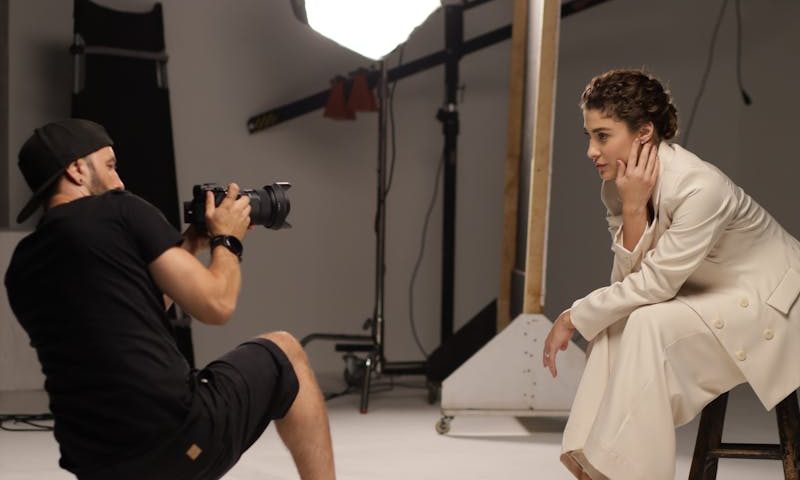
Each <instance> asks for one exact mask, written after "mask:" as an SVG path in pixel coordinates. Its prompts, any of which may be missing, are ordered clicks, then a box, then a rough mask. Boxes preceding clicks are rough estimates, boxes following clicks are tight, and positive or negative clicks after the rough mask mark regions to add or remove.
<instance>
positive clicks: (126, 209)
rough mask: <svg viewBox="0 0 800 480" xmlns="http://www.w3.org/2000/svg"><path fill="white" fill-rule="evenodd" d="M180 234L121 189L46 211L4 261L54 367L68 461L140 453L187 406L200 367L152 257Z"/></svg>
mask: <svg viewBox="0 0 800 480" xmlns="http://www.w3.org/2000/svg"><path fill="white" fill-rule="evenodd" d="M180 241H181V235H180V234H179V232H177V231H176V230H175V229H174V228H173V227H172V226H171V225H170V224H169V223H168V222H167V221H166V219H165V218H164V216H163V215H162V214H161V213H160V212H159V211H158V210H157V209H156V208H155V207H153V206H152V205H150V204H149V203H147V202H145V201H144V200H142V199H140V198H139V197H136V196H135V195H132V194H130V193H128V192H124V191H119V190H115V191H110V192H108V193H105V194H103V195H98V196H90V197H85V198H81V199H79V200H75V201H72V202H69V203H66V204H63V205H60V206H57V207H55V208H53V209H50V210H49V211H47V212H46V213H45V215H44V217H43V218H42V220H41V222H40V224H39V225H38V227H37V228H36V230H35V231H34V232H33V233H32V234H30V235H29V236H27V237H25V238H24V239H23V240H22V241H21V242H20V243H19V245H18V246H17V248H16V250H15V251H14V255H13V257H12V259H11V263H10V265H9V268H8V271H7V272H6V279H5V282H6V288H7V290H8V298H9V302H10V304H11V308H12V310H13V311H14V314H15V315H16V317H17V319H18V320H19V322H20V323H21V324H22V326H23V327H24V328H25V330H26V331H27V332H28V335H29V336H30V339H31V345H33V347H34V348H35V349H36V351H37V353H38V356H39V360H40V362H41V364H42V370H43V372H44V374H45V376H46V382H45V389H46V390H47V392H48V393H49V396H50V408H51V411H52V412H53V414H54V416H55V420H56V421H55V436H56V439H57V440H58V442H59V444H60V447H61V461H60V464H61V466H62V467H64V468H66V469H67V470H70V471H72V472H74V473H76V474H80V473H85V472H88V471H91V470H93V469H95V468H98V467H102V466H103V465H107V464H113V463H116V462H118V461H121V460H123V459H125V458H128V457H132V456H135V455H137V454H139V453H141V452H143V451H146V450H148V449H149V448H152V447H153V446H154V445H156V444H158V443H159V441H161V440H162V439H163V438H164V437H165V436H166V435H167V434H168V433H169V432H171V431H174V430H175V429H177V428H178V427H179V426H180V425H181V423H182V421H183V419H184V418H185V417H186V415H187V412H188V408H189V406H190V402H191V397H192V387H191V384H190V383H191V381H192V380H191V378H192V375H191V372H190V368H189V366H188V364H187V363H186V361H185V359H184V358H183V356H182V355H181V353H180V352H179V350H178V348H177V346H176V345H175V342H174V340H173V339H172V336H171V335H170V331H169V324H168V323H167V318H166V314H165V311H164V300H163V296H162V292H161V291H160V290H159V288H158V287H157V286H156V284H155V282H154V281H153V279H152V277H151V276H150V273H149V270H148V264H149V263H150V262H152V261H153V260H155V259H156V258H158V256H159V255H161V254H162V253H163V252H164V251H166V250H167V249H169V248H170V247H173V246H175V245H176V244H179V243H180Z"/></svg>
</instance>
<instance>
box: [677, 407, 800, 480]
mask: <svg viewBox="0 0 800 480" xmlns="http://www.w3.org/2000/svg"><path fill="white" fill-rule="evenodd" d="M727 406H728V394H727V392H726V393H723V394H722V395H720V396H719V397H718V398H717V399H716V400H714V401H713V402H711V403H709V404H708V405H706V407H705V408H704V409H703V413H702V415H701V416H700V427H699V428H698V430H697V443H696V445H695V447H694V457H693V458H692V468H691V470H689V480H714V479H715V478H717V462H718V461H719V459H720V458H752V459H760V460H781V461H783V472H784V476H785V478H786V479H787V480H790V479H791V480H800V473H798V469H797V468H798V433H799V432H800V410H798V405H797V392H792V393H791V395H789V396H788V397H786V398H784V399H783V400H782V401H781V403H779V404H778V405H777V406H776V407H775V415H776V416H777V418H778V434H779V435H780V439H781V443H780V445H774V444H761V443H722V426H723V424H724V423H725V408H726V407H727Z"/></svg>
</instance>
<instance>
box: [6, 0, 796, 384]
mask: <svg viewBox="0 0 800 480" xmlns="http://www.w3.org/2000/svg"><path fill="white" fill-rule="evenodd" d="M101 3H103V4H105V5H109V6H114V7H117V8H124V9H131V10H144V9H147V8H149V6H150V5H151V4H152V2H151V1H149V0H148V1H145V0H113V1H112V0H103V1H102V2H101ZM743 3H744V29H745V31H744V33H745V40H744V57H743V65H744V79H745V82H746V84H747V88H748V90H749V91H750V93H751V95H752V97H753V99H754V105H753V106H752V107H748V108H745V107H743V106H742V105H741V104H740V102H739V96H738V92H737V90H736V88H735V77H734V70H733V65H734V63H733V52H734V46H735V45H734V43H733V33H734V32H733V29H732V25H733V23H732V20H733V18H732V17H730V16H729V18H728V19H727V20H726V24H725V25H724V27H723V29H722V31H721V34H720V41H719V42H718V45H717V49H718V54H717V58H716V63H715V66H714V70H713V71H712V75H711V78H710V80H709V85H708V88H707V92H706V96H705V98H704V100H703V104H702V108H701V111H700V116H699V117H698V119H697V121H696V123H695V127H694V132H693V133H692V139H693V140H692V143H693V148H694V149H695V150H696V151H697V152H698V153H699V154H700V155H701V156H703V157H704V158H706V159H707V160H709V161H712V162H714V163H716V164H718V165H720V166H721V167H722V168H723V169H725V170H726V171H728V172H729V173H730V174H731V176H732V177H733V178H734V180H736V181H739V182H740V183H741V184H743V185H744V187H745V188H746V189H747V190H748V191H750V192H751V193H752V194H753V195H754V196H755V197H756V198H757V199H759V200H760V201H762V202H763V203H764V204H765V205H766V206H767V207H768V208H770V209H771V211H773V212H774V213H775V215H776V217H778V218H779V220H781V221H782V222H783V223H784V224H785V225H786V226H787V227H788V228H789V229H790V230H791V231H792V232H793V233H795V234H800V219H797V218H795V215H794V212H793V202H791V200H793V198H792V196H791V193H789V192H793V191H794V188H792V184H790V183H789V182H792V181H793V177H792V173H794V172H797V171H798V169H797V167H796V166H795V162H793V160H794V159H795V158H796V153H795V150H794V149H793V148H790V144H789V143H788V142H787V141H786V139H790V138H792V136H790V135H789V133H790V131H789V129H790V128H793V127H794V124H793V123H792V122H791V120H793V118H794V114H795V112H796V111H797V106H798V104H797V97H796V96H791V94H792V93H793V92H795V91H796V88H792V87H794V85H792V84H790V83H789V82H791V79H793V78H798V73H800V72H798V69H800V66H799V65H798V54H797V46H798V45H800V42H798V32H797V30H796V28H794V24H795V23H796V19H797V18H800V6H798V3H797V2H796V1H794V0H765V1H760V2H743ZM719 4H720V2H718V1H713V2H712V1H706V2H696V1H692V0H675V1H672V2H657V1H655V0H647V1H644V0H614V1H612V2H609V3H608V4H606V5H603V6H600V7H597V8H595V9H592V10H591V11H589V12H584V13H581V14H579V15H576V16H574V17H571V18H569V19H566V20H565V21H564V23H563V24H562V25H561V43H560V62H559V76H558V79H559V83H558V93H557V99H556V107H557V108H556V132H555V151H554V163H553V186H552V213H551V218H550V239H549V245H548V249H549V258H548V278H547V292H548V297H547V312H548V313H549V314H550V315H553V314H557V313H558V311H560V310H561V309H562V308H564V307H565V306H567V305H569V303H571V301H572V300H573V299H574V298H576V297H577V296H580V295H583V294H585V293H587V292H588V291H589V290H591V289H592V288H595V287H597V286H601V285H602V284H603V283H604V282H606V281H607V278H608V268H609V263H610V252H609V251H608V247H609V245H608V237H607V233H606V228H605V224H604V219H603V209H602V205H601V203H600V200H599V198H598V194H599V180H598V178H597V177H596V174H595V172H594V170H593V169H592V168H590V165H589V162H588V160H587V159H586V157H585V154H584V151H585V146H586V145H585V139H584V137H583V134H582V133H581V132H582V130H581V116H580V112H579V110H578V108H577V106H576V105H577V101H578V95H579V93H580V91H581V89H582V87H583V85H584V84H585V83H586V82H587V81H588V80H589V78H591V76H592V75H594V74H596V73H598V72H600V71H603V70H605V69H608V68H611V67H616V66H641V65H646V66H648V67H650V68H652V69H653V70H654V71H655V72H656V73H657V74H659V75H660V76H661V77H662V78H663V79H664V80H666V81H667V82H668V83H669V84H670V86H671V88H672V90H673V92H674V93H675V96H676V98H677V102H678V107H679V110H680V112H681V113H682V114H685V112H686V111H687V110H688V109H689V106H690V102H691V101H692V99H693V96H694V94H695V92H696V90H697V86H698V81H699V78H700V74H701V72H702V68H703V66H704V62H705V51H706V47H707V45H708V41H709V39H710V33H711V28H712V27H713V21H714V19H715V14H716V11H717V8H718V6H719ZM71 5H72V2H70V1H68V0H10V10H9V12H10V17H9V18H10V34H9V35H10V36H9V46H10V47H9V48H10V50H9V59H10V72H9V112H8V114H9V119H10V124H9V145H8V152H9V156H10V158H11V159H12V160H13V159H15V157H16V152H17V150H18V148H19V146H20V145H21V143H22V142H23V141H24V139H25V138H26V137H27V135H28V134H29V133H30V131H31V130H32V129H33V128H34V127H36V126H37V125H39V124H42V123H44V122H46V121H48V120H51V119H53V118H58V117H63V116H66V115H68V113H69V94H70V85H71V63H70V57H69V55H68V53H67V50H66V49H67V47H68V45H69V44H70V41H71V38H70V37H71V30H72V18H71V11H72V6H71ZM511 6H512V1H511V0H496V1H495V2H491V3H489V4H486V5H484V6H481V7H479V8H477V9H475V10H474V11H470V12H469V13H468V15H467V22H466V31H467V37H470V36H472V35H474V34H477V33H481V32H483V31H486V30H489V29H492V28H495V27H498V26H501V25H505V24H507V23H509V22H510V19H511ZM732 12H733V10H732V8H731V9H730V11H729V12H728V14H729V15H730V14H731V13H732ZM164 15H165V23H166V36H167V49H168V53H169V54H170V62H169V65H168V70H169V79H170V87H171V107H172V122H173V128H174V140H175V153H176V162H177V171H178V183H179V185H178V186H179V191H180V195H181V197H184V198H185V197H187V196H188V195H189V194H190V190H191V186H192V185H193V184H195V183H198V182H204V181H218V182H225V181H229V180H237V181H239V182H240V183H242V184H245V185H247V186H260V185H262V184H264V183H267V182H270V181H272V180H276V179H282V180H289V181H292V182H293V183H294V185H295V187H294V188H293V189H292V191H291V196H292V197H291V198H292V202H293V203H292V214H291V221H292V223H293V224H294V226H295V228H294V229H292V230H290V231H282V232H273V231H266V230H257V231H254V232H252V233H251V234H250V235H249V236H248V238H247V239H246V242H245V248H246V251H245V259H246V260H245V263H244V264H243V268H244V288H243V291H242V295H241V300H240V306H239V309H238V311H237V314H236V316H235V318H234V319H233V320H232V321H231V323H230V324H229V325H227V326H225V327H221V328H220V327H213V328H212V327H205V326H202V325H197V326H195V328H194V340H195V346H196V351H197V357H198V361H199V362H200V363H204V362H207V361H209V360H210V359H212V358H214V357H216V356H218V355H219V354H221V353H222V352H224V351H226V350H227V349H229V348H231V347H233V346H234V345H236V344H237V342H240V341H241V340H243V339H245V338H247V337H249V336H251V335H255V334H257V333H261V332H264V331H269V330H275V329H286V330H289V331H291V332H292V333H294V334H295V335H297V336H303V335H305V334H308V333H310V332H313V331H333V332H336V331H342V332H353V333H356V332H358V330H359V328H360V325H361V323H362V322H363V320H364V319H365V318H366V317H368V316H369V315H370V314H371V312H372V303H373V302H372V297H373V276H374V237H373V233H372V226H373V215H374V212H375V199H374V196H375V176H376V171H375V170H376V162H375V156H376V149H377V141H376V132H377V125H376V123H377V121H376V118H375V117H374V115H369V114H365V115H360V116H359V118H358V120H357V121H355V122H345V123H341V122H334V121H330V120H327V119H324V118H323V117H322V115H321V112H315V113H312V114H310V115H307V116H304V117H302V118H299V119H296V120H294V121H291V122H289V123H286V124H283V125H280V126H278V127H275V128H273V129H271V130H269V131H266V132H262V133H259V134H257V135H248V133H247V131H246V128H245V121H246V119H247V118H248V117H249V116H250V115H252V114H255V113H259V112H261V111H263V110H266V109H267V108H270V107H274V106H277V105H280V104H283V103H284V102H287V101H291V100H295V99H297V98H300V97H303V96H305V95H308V94H310V93H314V92H317V91H319V90H321V89H322V88H324V87H325V86H326V85H327V84H328V80H329V79H330V78H331V77H333V76H334V75H336V74H339V73H347V72H349V71H351V70H353V69H354V68H356V67H358V66H365V65H368V62H366V61H365V60H364V59H362V58H360V57H359V56H357V55H355V54H351V53H349V52H347V51H345V50H343V49H342V48H340V47H338V46H336V45H334V44H332V43H331V42H328V41H326V40H325V39H323V38H321V37H319V36H318V35H316V34H314V33H313V32H311V31H309V30H308V29H306V28H305V27H303V26H302V25H300V24H299V23H298V22H297V21H296V20H295V19H294V17H293V15H292V13H291V9H290V7H289V2H288V1H278V0H270V1H264V0H236V1H228V2H219V1H214V0H193V1H191V2H189V1H184V0H168V1H165V2H164ZM442 45H443V32H442V18H441V14H436V15H434V16H433V17H432V18H431V19H430V20H429V21H428V22H427V23H426V24H425V25H424V26H423V27H422V28H421V29H420V31H418V32H417V33H416V34H415V35H414V36H413V38H412V39H411V41H410V42H409V43H408V45H407V48H406V55H405V58H406V59H414V58H417V57H419V56H422V55H425V54H427V53H431V52H433V51H436V50H438V49H440V48H441V46H442ZM509 49H510V43H509V42H505V43H502V44H499V45H496V46H494V47H491V48H488V49H486V50H484V51H481V52H478V53H475V54H473V55H470V56H469V57H467V58H465V59H464V61H463V62H462V80H463V82H464V84H465V85H466V90H465V94H464V101H463V103H462V105H461V113H462V115H461V121H462V124H461V136H460V139H459V148H460V157H459V162H460V163H459V172H458V219H457V232H456V235H457V252H456V277H457V279H456V309H455V314H456V324H457V325H461V324H463V322H464V321H466V320H467V319H469V318H470V317H471V316H472V315H473V314H475V313H476V312H477V311H478V310H479V309H480V308H481V307H483V306H484V305H485V304H486V303H488V302H489V301H491V300H492V299H493V298H495V296H496V293H497V285H498V280H499V279H498V275H499V273H498V272H499V256H500V240H501V227H502V225H501V222H502V216H501V214H502V187H503V169H504V155H505V150H506V145H505V141H506V136H505V131H506V124H507V121H508V120H507V102H508V98H507V89H508V71H509ZM396 59H397V56H396V55H393V56H392V57H391V58H390V62H392V63H393V62H395V61H396ZM443 90H444V79H443V71H442V69H441V68H437V69H433V70H431V71H428V72H425V73H422V74H419V75H416V76H414V77H412V78H409V79H407V80H404V81H402V82H401V83H400V84H399V86H398V88H397V94H396V99H395V102H396V115H397V122H398V125H397V134H398V142H399V143H398V160H397V166H396V170H395V180H394V185H393V187H392V191H391V194H390V197H389V200H388V226H387V231H388V237H389V240H388V242H387V267H388V274H387V284H386V285H387V294H386V317H387V322H388V326H387V339H388V347H387V353H388V355H389V357H390V358H391V359H396V360H411V359H417V358H420V354H419V353H418V352H417V350H416V347H415V346H414V344H413V341H412V338H411V334H410V330H409V327H408V314H409V310H408V281H409V278H410V276H411V269H412V266H413V263H414V260H415V259H416V255H417V251H418V247H419V244H420V233H421V228H422V222H423V217H424V213H425V210H426V208H427V205H428V202H429V200H430V195H431V193H432V189H433V178H434V174H435V171H436V167H437V163H438V160H439V155H440V152H441V145H442V144H441V133H440V130H441V128H440V125H439V123H438V122H437V121H436V120H435V118H434V115H435V113H436V110H437V108H438V107H439V105H440V104H441V102H442V99H443V95H444V92H443ZM120 161H135V159H120ZM8 172H9V177H10V179H11V182H10V185H9V196H10V213H11V216H12V218H13V217H15V216H16V213H17V211H18V210H19V208H20V207H21V205H22V204H23V203H24V201H25V200H26V199H27V197H28V190H27V187H26V186H24V184H23V183H22V180H21V177H20V176H19V174H18V172H17V168H16V161H15V160H13V161H11V162H10V165H9V170H8ZM781 187H783V188H781ZM783 192H787V193H783ZM31 225H32V223H28V224H26V225H25V226H24V227H25V228H31ZM440 244H441V197H440V198H439V200H438V201H437V204H436V208H435V209H434V214H433V222H432V225H431V229H430V231H429V233H428V238H427V249H426V256H425V259H424V261H423V263H422V267H421V270H420V273H419V279H418V281H417V286H416V290H415V301H416V304H415V310H414V311H415V316H416V318H417V319H418V322H419V324H418V325H419V330H420V333H421V336H422V340H423V343H424V344H425V346H426V347H427V348H429V349H431V348H433V347H434V346H435V345H436V344H437V342H438V332H439V324H438V315H439V292H440V287H439V282H440V273H439V268H440V267H439V266H440V262H441V255H440ZM0 333H2V332H0ZM309 350H310V354H311V358H312V361H313V362H314V365H315V367H316V368H317V369H318V370H320V371H323V372H335V373H337V374H338V372H340V371H341V369H342V363H341V362H340V360H339V358H338V355H337V354H334V353H333V352H332V348H331V346H330V345H326V344H321V343H320V344H317V345H314V344H312V345H311V347H310V349H309Z"/></svg>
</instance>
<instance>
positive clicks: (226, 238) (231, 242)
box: [209, 235, 244, 262]
mask: <svg viewBox="0 0 800 480" xmlns="http://www.w3.org/2000/svg"><path fill="white" fill-rule="evenodd" d="M209 245H211V250H213V249H214V248H216V247H219V246H223V247H225V248H227V249H228V250H230V251H231V252H232V253H233V254H234V255H236V256H237V257H239V261H240V262H241V261H242V251H243V250H244V247H243V246H242V242H240V241H239V239H238V238H236V237H234V236H233V235H217V236H215V237H211V240H209Z"/></svg>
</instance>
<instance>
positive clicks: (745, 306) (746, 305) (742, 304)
mask: <svg viewBox="0 0 800 480" xmlns="http://www.w3.org/2000/svg"><path fill="white" fill-rule="evenodd" d="M739 305H741V307H742V308H747V307H749V306H750V301H749V300H747V299H746V298H743V299H742V300H741V301H740V302H739Z"/></svg>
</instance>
